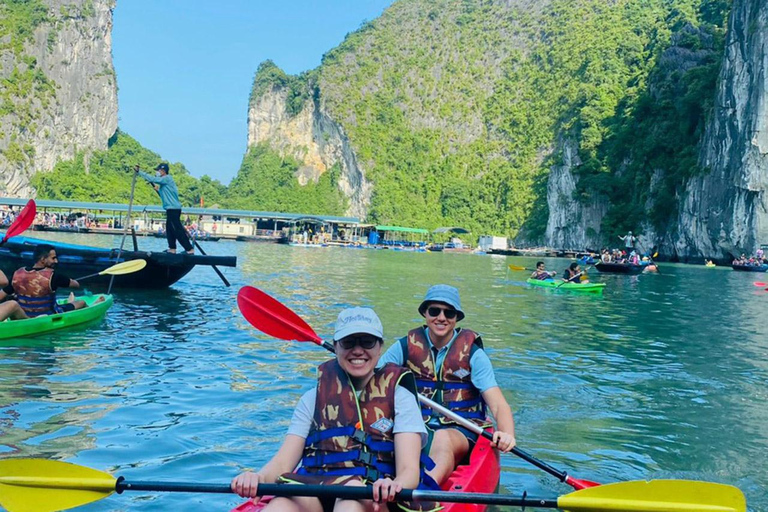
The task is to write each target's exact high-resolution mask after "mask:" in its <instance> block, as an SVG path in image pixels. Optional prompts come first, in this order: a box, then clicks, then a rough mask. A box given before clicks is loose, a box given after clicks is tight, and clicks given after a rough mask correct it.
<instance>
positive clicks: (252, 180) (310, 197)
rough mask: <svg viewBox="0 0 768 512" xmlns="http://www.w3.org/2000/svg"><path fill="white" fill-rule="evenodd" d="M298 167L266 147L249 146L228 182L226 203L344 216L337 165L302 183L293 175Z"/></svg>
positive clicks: (281, 210) (297, 163) (236, 207)
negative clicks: (318, 176) (237, 170)
mask: <svg viewBox="0 0 768 512" xmlns="http://www.w3.org/2000/svg"><path fill="white" fill-rule="evenodd" d="M299 167H300V165H299V162H297V161H296V160H294V159H293V158H291V157H289V156H286V157H282V156H280V155H279V154H277V153H276V152H275V151H273V150H271V149H269V147H267V146H264V145H259V146H256V147H253V148H250V149H249V150H248V154H247V155H246V156H245V158H244V159H243V163H242V165H241V167H240V172H238V173H237V176H236V177H235V178H234V179H233V180H232V183H230V185H229V188H228V191H227V200H226V204H227V205H228V206H229V207H230V208H235V209H239V210H258V211H275V212H286V213H309V214H318V215H343V214H344V210H346V203H345V200H344V196H343V194H342V193H341V191H339V188H338V183H337V180H338V178H339V169H338V166H334V167H333V168H331V169H329V170H328V171H327V172H325V173H323V174H322V176H321V177H320V179H319V180H318V181H317V183H315V182H313V181H311V180H310V181H309V183H307V184H306V185H305V186H301V185H299V182H298V180H297V178H296V173H297V172H298V171H299Z"/></svg>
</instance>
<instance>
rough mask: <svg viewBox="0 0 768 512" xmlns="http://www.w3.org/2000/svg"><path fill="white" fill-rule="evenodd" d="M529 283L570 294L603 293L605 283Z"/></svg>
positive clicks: (529, 282)
mask: <svg viewBox="0 0 768 512" xmlns="http://www.w3.org/2000/svg"><path fill="white" fill-rule="evenodd" d="M527 283H528V284H529V285H531V286H541V287H542V288H553V289H558V290H566V291H569V292H582V293H603V288H605V283H565V284H563V281H560V280H558V281H554V280H549V279H548V280H546V281H542V280H541V279H528V281H527Z"/></svg>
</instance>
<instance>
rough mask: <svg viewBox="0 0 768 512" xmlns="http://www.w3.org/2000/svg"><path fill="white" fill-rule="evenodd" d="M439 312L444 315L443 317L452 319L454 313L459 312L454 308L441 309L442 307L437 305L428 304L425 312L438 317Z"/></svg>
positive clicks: (454, 316) (454, 315)
mask: <svg viewBox="0 0 768 512" xmlns="http://www.w3.org/2000/svg"><path fill="white" fill-rule="evenodd" d="M441 312H442V313H443V314H444V315H445V318H447V319H448V320H453V319H454V318H456V315H458V314H459V312H458V311H456V310H455V309H443V308H438V307H437V306H430V307H428V308H427V314H428V315H429V316H431V317H433V318H437V317H439V316H440V313H441Z"/></svg>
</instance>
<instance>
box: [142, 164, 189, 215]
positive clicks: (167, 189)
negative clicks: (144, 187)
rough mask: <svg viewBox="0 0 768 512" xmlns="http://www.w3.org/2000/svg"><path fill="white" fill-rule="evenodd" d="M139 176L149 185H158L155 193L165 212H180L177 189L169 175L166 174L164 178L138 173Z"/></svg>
mask: <svg viewBox="0 0 768 512" xmlns="http://www.w3.org/2000/svg"><path fill="white" fill-rule="evenodd" d="M139 176H141V177H142V178H144V179H145V180H147V181H148V182H150V183H155V184H157V185H160V190H158V191H157V193H158V194H160V200H161V201H162V202H163V208H165V209H166V210H181V202H180V201H179V189H178V188H176V182H175V181H173V178H171V175H170V174H166V175H165V176H152V175H150V174H147V173H145V172H144V171H139Z"/></svg>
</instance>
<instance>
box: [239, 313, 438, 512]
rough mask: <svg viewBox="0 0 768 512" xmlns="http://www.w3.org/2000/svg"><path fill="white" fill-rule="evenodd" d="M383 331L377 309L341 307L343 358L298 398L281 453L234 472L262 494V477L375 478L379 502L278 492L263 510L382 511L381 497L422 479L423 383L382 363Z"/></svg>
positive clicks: (348, 481)
mask: <svg viewBox="0 0 768 512" xmlns="http://www.w3.org/2000/svg"><path fill="white" fill-rule="evenodd" d="M383 336H384V335H383V330H382V327H381V321H380V320H379V317H378V316H377V315H376V313H374V311H373V310H372V309H369V308H349V309H345V310H344V311H342V312H341V313H340V314H339V317H338V319H337V320H336V330H335V334H334V336H333V346H334V349H335V351H336V358H335V359H331V360H330V361H327V362H325V363H323V364H322V365H320V367H319V368H318V380H317V386H316V387H315V388H313V389H311V390H309V391H307V392H306V393H304V395H303V396H302V397H301V399H300V400H299V403H298V405H297V406H296V410H295V411H294V413H293V418H292V419H291V424H290V426H289V427H288V434H287V435H286V436H285V440H284V441H283V444H282V446H281V447H280V449H279V450H278V452H277V454H276V455H275V456H274V457H272V459H271V460H270V461H269V462H268V463H267V464H266V465H265V466H264V467H262V468H261V469H260V470H258V471H257V472H255V473H252V472H245V473H242V474H240V475H238V476H237V477H235V478H234V479H233V480H232V484H231V487H232V490H233V491H234V492H235V493H237V494H239V495H240V496H243V497H255V496H257V492H258V487H259V484H261V483H274V482H301V483H306V484H322V485H333V484H336V485H351V486H361V485H373V496H374V500H376V501H378V502H379V503H376V502H373V501H367V500H366V501H360V502H358V501H351V500H343V499H330V500H327V499H326V500H321V499H319V498H312V497H295V498H275V499H273V500H272V501H271V502H270V503H269V505H267V507H266V508H265V509H264V510H265V511H277V510H279V511H299V510H301V511H308V512H325V511H331V510H332V511H334V512H342V511H344V512H352V511H354V512H362V511H374V512H375V511H376V510H386V506H384V507H383V508H381V507H382V505H380V503H382V502H388V501H393V500H394V497H395V494H397V493H398V492H399V491H400V490H402V489H414V488H416V487H417V486H418V485H419V481H420V479H421V472H420V466H419V463H420V454H421V449H422V446H423V445H424V444H425V443H426V440H427V434H426V429H425V428H424V423H423V422H422V420H421V412H420V409H419V404H418V402H417V401H416V382H415V380H414V378H413V374H412V373H411V372H410V371H408V370H406V369H405V368H402V367H399V366H395V365H387V366H385V367H384V368H379V369H376V363H377V362H378V361H379V356H381V347H382V344H383ZM358 411H359V412H358ZM340 429H341V431H340ZM347 455H348V456H347ZM371 455H372V457H371ZM364 456H365V457H364ZM299 462H301V467H300V468H299V469H298V470H296V467H297V466H298V465H299ZM401 505H402V504H401ZM414 506H416V507H419V509H420V510H431V509H430V508H429V507H427V508H424V507H423V506H422V505H414ZM409 508H410V507H409ZM432 508H434V507H432Z"/></svg>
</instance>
